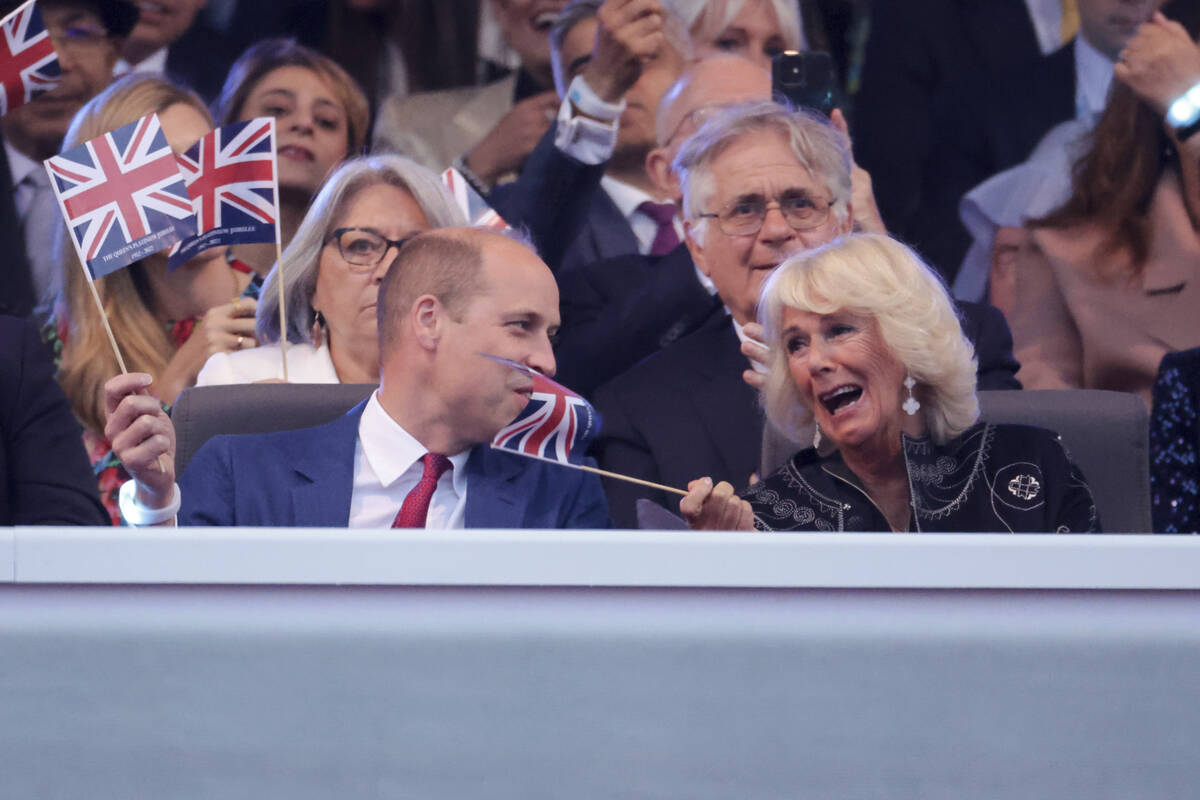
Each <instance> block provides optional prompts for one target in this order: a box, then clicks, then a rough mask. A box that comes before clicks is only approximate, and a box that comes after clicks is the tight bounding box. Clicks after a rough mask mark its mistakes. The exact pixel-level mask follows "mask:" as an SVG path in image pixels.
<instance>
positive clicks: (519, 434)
mask: <svg viewBox="0 0 1200 800" xmlns="http://www.w3.org/2000/svg"><path fill="white" fill-rule="evenodd" d="M485 355H486V354H485ZM487 358H490V359H492V360H493V361H496V362H498V363H500V364H504V365H505V366H508V367H512V368H513V369H515V370H518V371H520V372H523V373H525V374H526V375H528V376H529V377H530V378H532V379H533V392H532V393H531V394H530V396H529V404H528V405H526V406H525V409H524V410H523V411H522V412H521V413H520V414H519V415H518V416H517V418H516V419H514V420H513V421H512V422H510V423H509V424H508V425H506V426H504V427H503V428H501V429H500V432H499V433H497V434H496V436H495V437H494V438H493V439H492V447H496V448H500V449H502V450H512V451H513V452H516V453H521V454H522V455H527V456H534V457H536V458H547V459H551V460H553V461H558V462H562V463H570V464H581V463H583V459H584V454H585V453H586V452H587V448H588V444H590V443H591V441H592V439H594V438H595V437H596V434H597V433H599V431H600V415H599V414H597V413H596V409H594V408H592V405H591V403H589V402H588V401H587V400H584V399H583V398H582V397H580V396H579V395H577V394H575V392H572V391H571V390H570V389H568V388H566V387H565V386H561V385H560V384H557V383H555V382H554V381H552V380H550V379H549V378H547V377H546V376H545V375H543V374H542V373H540V372H538V371H537V370H535V369H532V368H530V367H527V366H525V365H524V364H520V363H518V362H516V361H511V360H509V359H507V358H500V357H499V356H487Z"/></svg>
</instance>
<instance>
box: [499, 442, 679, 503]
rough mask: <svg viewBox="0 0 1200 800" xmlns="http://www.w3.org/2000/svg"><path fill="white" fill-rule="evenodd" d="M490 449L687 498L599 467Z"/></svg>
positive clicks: (676, 490) (639, 479) (638, 479)
mask: <svg viewBox="0 0 1200 800" xmlns="http://www.w3.org/2000/svg"><path fill="white" fill-rule="evenodd" d="M492 447H493V448H494V449H496V450H502V451H503V452H506V453H513V454H514V455H518V456H524V457H525V458H536V459H537V460H538V461H546V462H548V463H550V464H558V465H559V466H560V467H570V468H571V469H580V470H583V471H584V472H590V473H592V474H594V475H602V476H604V477H605V478H616V479H617V480H619V481H627V482H629V483H636V484H637V485H638V486H647V487H649V488H651V489H658V490H659V491H661V492H670V493H671V494H677V495H679V496H680V497H686V496H687V492H685V491H683V490H682V489H676V488H675V487H674V486H664V485H663V484H661V483H655V482H654V481H644V480H642V479H641V478H634V477H631V476H629V475H622V474H621V473H619V472H609V471H608V470H606V469H600V468H599V467H589V466H587V465H586V464H572V463H570V462H569V461H559V460H558V459H556V458H546V457H545V456H535V455H531V454H529V453H522V452H520V451H519V450H509V449H508V448H507V447H496V445H492Z"/></svg>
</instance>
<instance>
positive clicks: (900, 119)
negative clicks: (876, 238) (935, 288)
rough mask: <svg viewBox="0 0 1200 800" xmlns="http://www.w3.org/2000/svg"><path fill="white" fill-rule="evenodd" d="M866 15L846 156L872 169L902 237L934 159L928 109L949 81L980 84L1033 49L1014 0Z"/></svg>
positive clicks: (922, 199) (915, 217) (883, 208)
mask: <svg viewBox="0 0 1200 800" xmlns="http://www.w3.org/2000/svg"><path fill="white" fill-rule="evenodd" d="M870 13H871V17H870V19H871V36H870V37H869V38H868V40H867V46H866V51H865V54H864V58H863V65H862V85H861V88H860V90H859V92H858V94H857V95H856V96H855V102H854V116H853V119H852V120H851V126H850V130H851V132H852V133H853V135H854V156H855V159H856V160H857V161H858V163H859V164H861V165H862V166H863V168H864V169H866V170H867V171H868V172H870V173H871V179H872V186H873V187H874V191H875V199H876V202H878V204H879V210H880V213H881V214H882V215H883V220H884V222H885V223H886V224H887V227H888V230H890V231H891V232H892V234H893V235H895V236H897V237H899V238H901V239H903V240H905V241H909V240H911V239H912V238H913V237H912V226H913V224H914V223H919V222H920V219H921V216H922V214H923V212H924V209H925V208H926V205H927V200H928V198H927V197H926V196H925V195H924V193H923V189H922V187H923V186H925V185H928V184H927V181H926V180H925V176H926V174H927V170H928V168H929V167H930V166H936V162H937V159H938V158H940V156H941V153H940V151H939V149H938V148H939V143H940V142H941V141H942V139H941V137H940V132H939V130H938V125H937V123H936V122H935V120H934V116H935V111H934V109H935V107H936V106H937V105H938V104H939V103H940V102H942V101H943V99H944V98H945V96H946V94H947V92H948V91H950V90H951V89H952V86H953V84H954V83H955V82H956V81H960V80H973V79H975V78H979V79H981V80H983V81H984V82H985V84H986V82H987V81H988V80H991V79H994V78H996V77H999V76H1003V75H1005V74H1008V73H1009V72H1011V71H1013V70H1015V69H1020V68H1022V67H1023V66H1024V65H1026V64H1030V63H1032V62H1034V61H1036V60H1037V59H1038V58H1040V57H1041V50H1040V48H1039V46H1038V40H1037V33H1036V32H1035V31H1034V28H1033V21H1032V20H1031V19H1030V18H1029V11H1028V9H1027V8H1026V5H1025V3H1024V2H1022V0H922V2H921V3H920V4H913V3H903V2H897V0H872V1H871V11H870ZM989 96H990V95H989V94H987V93H985V95H984V98H983V99H984V100H986V99H987V98H988V97H989ZM939 266H940V265H939ZM955 266H957V265H955Z"/></svg>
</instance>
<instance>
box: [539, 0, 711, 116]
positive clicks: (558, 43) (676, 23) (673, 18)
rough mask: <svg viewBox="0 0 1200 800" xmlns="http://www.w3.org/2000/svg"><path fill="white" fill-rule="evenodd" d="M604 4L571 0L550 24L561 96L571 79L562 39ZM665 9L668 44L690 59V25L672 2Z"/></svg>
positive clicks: (556, 84)
mask: <svg viewBox="0 0 1200 800" xmlns="http://www.w3.org/2000/svg"><path fill="white" fill-rule="evenodd" d="M602 5H604V0H571V2H569V3H567V5H566V7H565V8H564V9H563V10H562V13H561V14H559V15H558V19H557V20H556V21H555V22H554V25H552V26H551V28H550V33H549V36H550V68H551V69H552V70H553V72H554V88H555V89H556V90H558V96H559V97H566V96H567V86H569V85H570V83H571V81H570V79H569V76H568V75H567V65H566V64H564V63H563V60H562V48H563V42H564V41H566V39H567V34H569V33H570V32H571V29H572V28H574V27H575V26H576V25H578V24H579V23H581V22H583V21H584V20H585V19H591V18H592V17H594V16H596V15H597V14H598V13H599V12H600V6H602ZM663 10H664V11H665V12H666V19H665V22H664V24H663V33H664V35H665V38H666V40H667V44H668V45H670V46H671V47H673V48H675V51H676V52H677V53H679V55H681V56H683V58H684V60H688V59H690V58H691V57H692V39H691V36H689V35H688V27H687V25H685V24H684V22H683V20H682V19H680V18H679V15H678V14H676V13H675V11H674V10H673V9H672V8H671V7H670V6H669V5H664V8H663Z"/></svg>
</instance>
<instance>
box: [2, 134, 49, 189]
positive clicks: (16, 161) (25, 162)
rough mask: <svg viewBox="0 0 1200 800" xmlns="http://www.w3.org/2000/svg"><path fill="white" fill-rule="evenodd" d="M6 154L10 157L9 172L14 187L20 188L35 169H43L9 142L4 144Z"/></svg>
mask: <svg viewBox="0 0 1200 800" xmlns="http://www.w3.org/2000/svg"><path fill="white" fill-rule="evenodd" d="M4 152H5V154H6V155H7V156H8V171H9V173H10V174H11V175H12V183H13V186H14V187H16V186H20V185H21V181H23V180H25V178H27V177H28V176H29V174H30V173H31V172H33V171H34V170H35V169H43V167H42V165H41V164H39V163H38V162H36V161H34V160H33V159H32V158H30V157H29V156H27V155H25V154H24V153H22V152H21V151H19V150H17V149H16V148H15V147H13V146H12V145H11V144H9V143H8V142H5V143H4Z"/></svg>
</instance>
